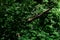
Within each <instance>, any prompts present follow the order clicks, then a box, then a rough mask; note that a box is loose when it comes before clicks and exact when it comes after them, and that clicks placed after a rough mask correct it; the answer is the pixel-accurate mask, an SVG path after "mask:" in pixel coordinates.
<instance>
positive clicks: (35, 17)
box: [28, 8, 52, 22]
mask: <svg viewBox="0 0 60 40" xmlns="http://www.w3.org/2000/svg"><path fill="white" fill-rule="evenodd" d="M51 9H52V8H49V9H47V10H46V11H45V12H43V13H41V14H39V15H35V16H34V17H31V18H29V19H28V22H31V21H33V20H35V19H37V18H40V17H41V16H43V15H44V14H47V13H48V12H49V10H51Z"/></svg>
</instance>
